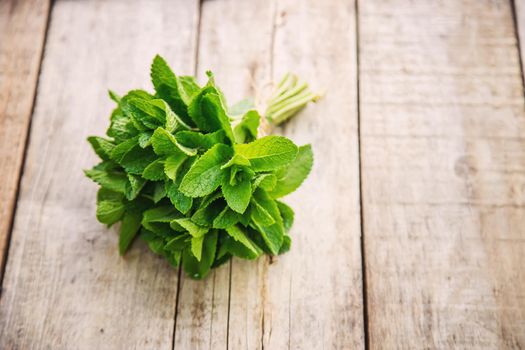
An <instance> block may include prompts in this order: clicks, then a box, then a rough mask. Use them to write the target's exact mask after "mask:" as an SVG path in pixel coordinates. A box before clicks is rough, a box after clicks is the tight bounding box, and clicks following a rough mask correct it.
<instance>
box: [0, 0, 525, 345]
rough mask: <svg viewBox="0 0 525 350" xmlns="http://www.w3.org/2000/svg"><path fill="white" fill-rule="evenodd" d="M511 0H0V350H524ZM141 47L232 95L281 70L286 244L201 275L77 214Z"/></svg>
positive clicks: (524, 259)
mask: <svg viewBox="0 0 525 350" xmlns="http://www.w3.org/2000/svg"><path fill="white" fill-rule="evenodd" d="M518 33H520V34H521V37H522V42H521V47H522V48H524V47H525V1H523V0H517V1H516V3H515V4H514V3H513V2H512V1H508V0H492V1H489V0H468V1H467V0H465V1H452V0H443V1H437V0H422V1H410V0H388V1H383V0H359V1H357V2H356V1H353V0H330V1H328V0H327V1H320V0H274V1H268V0H250V1H248V0H243V1H240V0H205V1H203V2H202V3H199V1H198V0H172V1H168V0H137V1H130V0H110V1H101V0H100V1H87V0H84V1H68V0H56V1H54V2H53V3H51V2H50V1H49V0H18V1H15V0H2V1H0V169H1V180H0V258H1V266H2V270H1V272H2V273H1V274H2V276H3V279H2V294H1V298H0V349H132V348H136V349H168V348H175V349H224V348H230V349H286V348H288V349H360V348H373V349H452V348H458V349H497V348H499V349H522V348H524V347H525V108H524V106H525V103H524V89H523V77H522V73H523V64H522V61H523V55H522V56H520V51H519V47H520V41H519V36H518ZM156 53H160V54H161V55H163V56H165V57H166V58H167V60H168V61H169V62H170V63H171V65H172V66H173V68H174V70H175V71H176V72H178V73H183V74H196V75H197V76H198V77H199V78H200V79H201V81H202V80H203V77H204V72H205V70H207V69H211V70H213V71H214V72H215V73H216V76H217V81H218V83H219V84H220V86H222V87H223V88H224V90H225V93H226V95H227V96H228V97H229V98H230V100H231V101H234V100H237V99H240V98H241V97H244V96H246V95H253V94H254V86H262V85H264V84H266V83H267V82H269V81H271V80H272V79H277V78H279V77H280V76H281V75H283V73H284V72H286V71H289V70H291V71H294V72H296V73H298V74H299V75H301V76H302V77H303V78H305V79H306V80H307V81H309V82H311V85H312V86H314V87H317V88H318V89H325V90H326V91H327V92H326V96H325V97H324V98H323V100H322V101H321V102H320V103H318V104H316V105H312V106H309V107H308V108H307V109H306V110H305V111H304V112H303V113H302V114H301V115H300V116H299V117H298V118H297V119H296V120H294V121H292V122H290V123H289V124H287V125H286V126H285V127H283V128H282V129H281V130H279V132H280V133H283V134H285V135H287V136H288V137H290V138H292V139H294V140H295V141H297V142H298V143H307V142H311V143H312V144H313V148H314V153H315V157H316V160H315V168H314V170H313V173H312V174H311V176H310V178H309V179H308V180H307V182H306V183H305V184H304V186H303V187H302V188H301V189H300V190H299V191H298V192H296V193H294V194H293V195H292V196H290V197H289V198H288V202H289V203H290V204H291V205H292V206H293V207H294V208H295V209H296V213H297V215H296V224H295V226H294V228H293V231H292V233H291V234H292V236H293V240H294V244H293V247H292V250H291V251H290V252H289V253H288V254H286V255H284V256H280V257H278V258H277V259H275V260H274V261H273V262H270V261H269V260H268V259H259V260H258V261H255V262H247V261H240V260H233V261H232V262H231V263H230V264H226V265H225V266H223V267H221V268H219V269H217V270H216V271H215V272H214V273H212V274H211V275H210V276H209V277H208V278H207V279H206V280H204V281H193V280H190V279H188V278H186V277H184V276H181V274H180V273H179V271H177V270H174V269H172V268H170V267H169V266H168V265H167V263H166V262H164V261H163V260H160V259H159V258H157V257H155V256H154V255H153V254H152V253H151V252H150V251H148V249H147V248H146V247H145V245H144V244H141V243H140V242H137V243H136V244H135V245H134V246H133V248H132V250H131V251H130V252H129V253H128V254H127V255H126V257H125V258H121V257H119V255H118V252H117V234H116V231H115V229H110V230H108V229H106V228H105V227H103V226H102V225H101V224H99V223H98V222H97V221H96V219H95V193H96V186H95V185H94V184H93V183H91V182H90V181H89V180H88V179H86V178H85V177H84V176H83V174H82V169H84V168H88V167H90V166H92V165H93V164H94V163H95V156H94V155H93V154H92V151H91V149H90V147H89V145H88V143H87V142H86V141H85V138H86V136H88V135H91V134H99V135H100V134H102V133H103V132H104V129H105V127H106V126H107V122H108V119H107V117H108V114H109V112H110V110H111V101H110V100H109V99H108V98H107V95H106V88H111V89H114V90H115V91H117V92H120V93H123V92H125V91H127V90H129V89H131V88H136V87H144V88H147V89H151V86H150V83H149V81H148V70H149V63H150V61H151V59H152V58H153V56H154V55H155V54H156Z"/></svg>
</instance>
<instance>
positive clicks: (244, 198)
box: [221, 178, 252, 214]
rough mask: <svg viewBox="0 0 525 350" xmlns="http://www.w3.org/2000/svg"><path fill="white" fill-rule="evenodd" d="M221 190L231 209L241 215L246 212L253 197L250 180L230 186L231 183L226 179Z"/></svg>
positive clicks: (246, 179)
mask: <svg viewBox="0 0 525 350" xmlns="http://www.w3.org/2000/svg"><path fill="white" fill-rule="evenodd" d="M221 189H222V194H223V195H224V199H226V203H228V206H229V207H230V208H232V209H233V210H234V211H236V212H238V213H240V214H242V213H244V212H245V211H246V208H248V204H250V198H251V196H252V186H251V182H250V180H249V179H248V178H245V179H244V180H242V181H239V182H237V183H236V184H235V185H233V186H232V185H231V184H230V181H228V179H226V178H225V179H224V180H223V183H222V186H221Z"/></svg>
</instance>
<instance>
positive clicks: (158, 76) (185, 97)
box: [151, 55, 195, 125]
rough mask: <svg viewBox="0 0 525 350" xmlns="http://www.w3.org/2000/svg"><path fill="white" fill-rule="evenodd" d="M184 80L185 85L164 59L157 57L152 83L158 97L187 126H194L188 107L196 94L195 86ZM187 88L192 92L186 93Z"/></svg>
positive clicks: (152, 67) (152, 69)
mask: <svg viewBox="0 0 525 350" xmlns="http://www.w3.org/2000/svg"><path fill="white" fill-rule="evenodd" d="M184 80H185V82H184V83H183V82H182V81H181V80H180V78H179V77H177V76H176V75H175V74H174V73H173V72H172V70H171V68H170V67H169V66H168V64H167V63H166V61H165V60H164V59H163V58H162V57H160V56H159V55H157V56H155V58H154V59H153V63H152V65H151V82H152V83H153V86H154V87H155V91H156V92H157V95H158V96H159V97H160V98H161V99H163V100H164V101H166V102H167V103H168V104H169V105H170V107H171V109H172V110H173V111H174V112H175V113H176V114H177V115H178V116H179V117H180V119H181V120H183V121H184V123H185V124H187V125H192V124H193V122H192V120H191V118H190V117H189V116H188V111H187V106H188V104H189V103H190V99H191V95H190V94H193V93H194V88H195V86H194V85H193V84H191V82H189V81H188V79H184ZM186 87H189V88H190V91H186V89H185V88H186Z"/></svg>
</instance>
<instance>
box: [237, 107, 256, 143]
mask: <svg viewBox="0 0 525 350" xmlns="http://www.w3.org/2000/svg"><path fill="white" fill-rule="evenodd" d="M260 122H261V116H260V114H259V112H257V111H256V110H251V111H248V112H246V114H245V115H244V116H243V117H242V119H241V121H240V122H239V123H238V124H237V125H235V127H234V128H233V135H234V136H235V142H237V143H246V142H252V141H254V140H255V139H257V130H258V128H259V124H260Z"/></svg>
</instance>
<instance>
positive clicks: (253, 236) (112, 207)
mask: <svg viewBox="0 0 525 350" xmlns="http://www.w3.org/2000/svg"><path fill="white" fill-rule="evenodd" d="M208 77H209V80H208V83H207V84H206V85H205V86H204V87H200V86H199V85H198V84H197V83H196V81H195V79H194V78H193V77H188V76H176V75H175V74H174V73H173V72H172V71H171V69H170V68H169V66H168V65H167V64H166V62H165V61H164V59H162V58H161V57H159V56H156V57H155V59H154V60H153V64H152V66H151V80H152V82H153V86H154V87H155V94H154V95H152V94H149V93H148V92H146V91H143V90H132V91H130V92H128V93H127V94H126V95H125V96H123V97H119V96H117V95H116V94H115V93H113V92H111V91H110V97H111V98H112V99H113V100H114V101H115V102H116V103H117V107H116V108H115V110H114V111H113V113H112V114H111V118H110V120H111V123H110V126H109V128H108V130H107V136H108V138H102V137H98V136H91V137H89V138H88V141H89V142H90V143H91V145H92V146H93V149H94V150H95V152H96V153H97V155H98V156H99V157H100V158H101V159H102V161H101V162H100V163H99V164H98V165H96V166H95V167H94V168H93V169H91V170H86V171H85V173H86V175H87V176H88V177H89V178H91V179H92V180H93V181H95V182H96V183H98V184H99V185H100V189H99V191H98V194H97V219H98V220H99V221H100V222H102V223H104V224H107V225H112V224H114V223H116V222H118V221H121V226H120V236H119V250H120V254H124V253H125V252H126V250H127V249H128V247H129V246H130V244H131V242H132V241H133V239H134V238H135V236H137V235H139V236H140V237H141V238H142V239H144V240H145V241H146V242H147V243H148V246H149V248H150V249H151V250H152V251H153V252H155V253H157V254H159V255H161V256H163V257H165V258H166V259H167V260H168V261H169V262H170V263H171V265H173V266H174V267H176V266H179V264H181V263H182V267H183V269H184V271H185V272H186V273H187V274H188V275H189V276H191V277H192V278H196V279H200V278H204V277H205V276H206V275H207V274H208V272H209V271H210V269H211V268H213V267H216V266H219V265H220V264H222V263H224V262H226V261H227V260H229V259H230V258H231V257H232V256H237V257H239V258H243V259H255V258H257V257H259V256H260V255H262V254H270V255H276V254H281V253H283V252H286V251H287V250H288V249H289V248H290V243H291V240H290V236H288V235H287V232H288V230H289V229H290V227H291V225H292V222H293V217H294V213H293V210H292V209H291V208H290V207H289V206H288V205H286V204H285V203H283V202H281V201H280V200H278V199H279V198H281V197H283V196H285V195H287V194H289V193H291V192H293V191H295V190H296V189H297V188H298V187H299V186H300V184H301V183H302V182H303V180H304V179H305V178H306V177H307V175H308V173H309V172H310V169H311V167H312V163H313V155H312V150H311V148H310V146H309V145H306V146H301V147H297V146H296V145H295V144H294V143H293V142H292V141H290V140H289V139H287V138H286V137H282V136H264V137H261V138H258V131H259V130H263V129H268V126H270V127H271V126H273V125H278V124H280V123H282V122H283V121H285V120H287V119H288V118H289V117H291V116H292V115H293V114H295V113H296V112H298V111H299V110H300V109H301V108H302V107H304V106H305V105H306V104H307V103H308V102H309V101H312V100H316V99H317V98H318V95H316V94H314V93H312V92H311V91H310V90H309V89H308V85H307V84H305V83H301V82H299V81H298V79H297V78H296V77H295V76H292V75H287V76H285V78H284V79H283V80H282V81H281V82H280V83H279V84H278V85H277V87H276V88H275V91H274V93H273V94H272V96H271V97H270V98H269V100H268V104H267V107H266V110H265V116H264V117H261V115H260V114H259V112H258V111H257V110H256V109H255V108H254V104H253V103H251V102H250V101H249V100H243V101H241V102H240V103H238V104H236V105H235V106H233V107H231V108H227V107H226V106H227V105H226V100H225V98H224V96H223V94H222V92H221V91H220V89H219V88H218V87H217V86H216V85H215V82H214V79H213V75H212V74H211V73H208Z"/></svg>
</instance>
